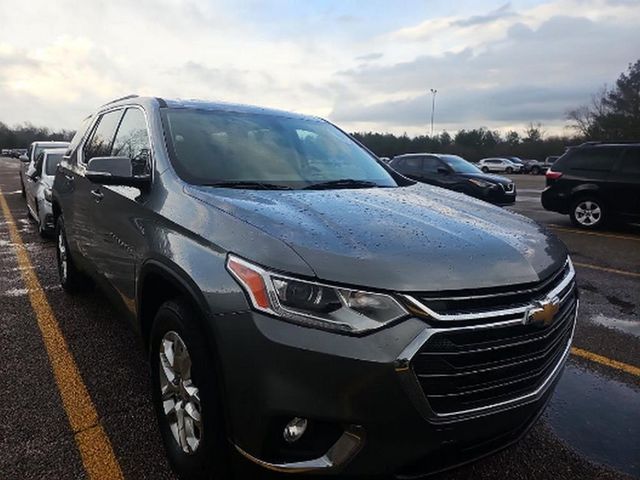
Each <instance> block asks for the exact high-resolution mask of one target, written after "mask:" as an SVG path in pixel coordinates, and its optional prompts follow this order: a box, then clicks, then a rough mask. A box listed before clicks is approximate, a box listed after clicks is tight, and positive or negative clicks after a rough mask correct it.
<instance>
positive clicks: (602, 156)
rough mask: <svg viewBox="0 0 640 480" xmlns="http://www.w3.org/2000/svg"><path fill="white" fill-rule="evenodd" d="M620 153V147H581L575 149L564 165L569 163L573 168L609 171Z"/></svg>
mask: <svg viewBox="0 0 640 480" xmlns="http://www.w3.org/2000/svg"><path fill="white" fill-rule="evenodd" d="M619 155H620V149H619V148H606V147H601V148H590V149H581V150H576V151H574V152H573V153H572V154H571V155H570V156H569V158H566V159H565V160H564V161H563V162H562V165H568V166H569V168H571V169H572V170H598V171H609V170H611V168H612V166H613V164H614V163H615V161H616V159H617V158H618V156H619Z"/></svg>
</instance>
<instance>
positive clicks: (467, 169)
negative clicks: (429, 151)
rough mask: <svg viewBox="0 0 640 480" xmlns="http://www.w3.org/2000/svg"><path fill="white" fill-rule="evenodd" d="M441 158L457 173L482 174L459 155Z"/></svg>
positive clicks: (441, 156) (442, 156)
mask: <svg viewBox="0 0 640 480" xmlns="http://www.w3.org/2000/svg"><path fill="white" fill-rule="evenodd" d="M440 158H441V159H442V161H443V162H444V163H446V164H447V165H449V167H451V169H452V170H453V171H454V172H456V173H482V170H480V169H479V168H478V167H476V166H475V165H473V164H472V163H470V162H468V161H466V160H465V159H464V158H462V157H459V156H457V155H440Z"/></svg>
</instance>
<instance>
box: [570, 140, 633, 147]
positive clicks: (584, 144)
mask: <svg viewBox="0 0 640 480" xmlns="http://www.w3.org/2000/svg"><path fill="white" fill-rule="evenodd" d="M638 143H640V140H594V141H589V142H582V143H581V144H580V145H576V146H577V147H589V146H592V145H635V144H638Z"/></svg>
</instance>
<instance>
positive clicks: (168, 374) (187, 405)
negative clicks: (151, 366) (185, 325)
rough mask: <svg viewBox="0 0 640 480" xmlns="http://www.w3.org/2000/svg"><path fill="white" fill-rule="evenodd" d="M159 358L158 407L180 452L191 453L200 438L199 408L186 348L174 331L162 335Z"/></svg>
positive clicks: (197, 390)
mask: <svg viewBox="0 0 640 480" xmlns="http://www.w3.org/2000/svg"><path fill="white" fill-rule="evenodd" d="M159 357H160V358H159V359H158V361H159V362H160V368H159V375H160V393H161V395H162V408H163V410H164V414H165V417H166V420H167V423H168V424H169V429H170V430H171V433H172V434H173V438H174V440H175V441H176V442H177V444H178V445H179V447H180V448H181V449H182V451H183V452H184V453H187V454H192V453H194V452H195V451H196V450H197V449H198V447H199V446H200V442H201V441H202V413H201V412H202V411H201V405H200V391H199V389H198V387H197V386H196V385H195V384H194V382H193V379H192V378H191V356H190V355H189V350H188V349H187V346H186V345H185V343H184V341H183V340H182V338H181V337H180V335H178V333H176V332H174V331H169V332H167V333H165V334H164V336H163V337H162V341H161V344H160V353H159Z"/></svg>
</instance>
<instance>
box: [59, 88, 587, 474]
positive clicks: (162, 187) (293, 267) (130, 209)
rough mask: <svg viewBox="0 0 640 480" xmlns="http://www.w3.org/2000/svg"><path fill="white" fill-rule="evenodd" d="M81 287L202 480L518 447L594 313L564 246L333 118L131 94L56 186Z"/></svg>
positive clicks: (89, 135)
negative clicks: (404, 165)
mask: <svg viewBox="0 0 640 480" xmlns="http://www.w3.org/2000/svg"><path fill="white" fill-rule="evenodd" d="M53 211H54V215H55V220H56V225H57V227H56V232H57V233H56V235H57V252H58V270H59V273H60V281H61V283H62V286H63V288H64V289H65V290H66V291H67V292H69V293H72V292H76V291H78V290H81V289H82V288H84V287H85V286H86V285H88V284H90V283H92V282H96V283H98V284H99V285H100V286H102V287H103V288H104V290H105V291H106V292H107V293H108V294H109V295H110V297H111V298H112V299H113V301H114V302H115V303H116V304H117V305H118V306H119V307H121V309H122V312H123V313H124V315H125V317H126V318H128V319H129V320H130V322H131V324H132V325H133V327H134V328H135V329H136V330H137V331H138V332H139V333H140V335H141V336H142V338H143V340H144V343H145V345H147V346H148V351H149V360H150V367H151V378H152V387H153V391H152V394H153V400H154V404H155V409H156V413H157V417H158V422H159V426H160V431H161V433H162V437H163V440H164V444H165V447H166V452H167V455H168V458H169V460H170V463H171V465H172V467H173V468H174V470H175V472H176V473H177V474H178V475H179V476H180V477H181V478H211V477H215V478H226V477H228V476H229V475H230V462H231V460H232V459H233V458H234V457H235V458H238V459H246V461H248V462H251V463H253V464H256V465H257V466H258V467H256V468H263V469H268V470H275V471H279V472H289V473H300V472H316V473H327V474H335V473H341V474H360V475H371V474H387V473H394V474H398V475H405V476H414V475H421V474H424V473H429V472H434V471H438V470H443V469H446V468H450V467H452V466H454V465H458V464H461V463H464V462H468V461H472V460H474V459H476V458H478V457H481V456H484V455H487V454H489V453H491V452H494V451H496V450H499V449H501V448H503V447H504V446H506V445H508V444H510V443H512V442H514V441H516V440H517V439H518V438H519V437H520V436H522V435H523V434H524V433H525V432H526V431H527V430H528V429H529V428H530V426H531V425H532V424H533V422H535V420H536V419H537V418H538V416H539V415H540V413H541V411H542V409H543V407H544V406H545V404H546V402H547V401H548V399H549V397H550V395H551V392H552V390H553V386H554V384H555V382H556V380H557V379H558V377H559V374H560V372H561V370H562V368H563V365H564V362H565V360H566V358H567V355H568V354H569V349H570V345H571V340H572V336H573V331H574V325H575V319H576V315H577V303H578V302H577V290H576V287H575V281H574V275H575V274H574V269H573V266H572V264H571V261H570V259H569V257H568V255H567V251H566V249H565V247H564V246H563V244H562V243H560V242H559V241H558V240H557V239H556V238H555V237H553V236H552V235H550V234H548V233H547V232H545V231H544V230H543V229H542V228H541V227H539V226H538V225H537V224H535V223H534V222H532V221H530V220H527V219H525V218H523V217H521V216H518V215H514V214H512V213H509V212H506V211H504V210H502V209H500V208H498V207H494V206H492V205H489V204H487V203H484V202H482V201H479V200H475V199H473V198H470V197H467V196H465V195H463V194H460V193H456V192H452V191H449V190H444V189H441V188H438V187H434V186H430V185H425V184H420V183H416V182H414V181H412V180H410V179H407V178H405V177H403V176H402V175H400V174H398V173H397V172H394V171H393V170H392V169H391V168H390V167H388V166H386V164H384V163H383V162H381V161H379V160H378V159H376V157H375V156H374V155H373V154H372V153H371V152H369V151H368V150H367V149H366V148H364V147H363V146H362V145H360V144H358V143H357V142H356V141H354V140H353V139H352V138H351V137H350V136H349V135H347V134H345V133H344V132H342V131H341V130H340V129H338V128H337V127H335V126H333V125H332V124H330V123H329V122H327V121H325V120H322V119H318V118H314V117H308V116H302V115H297V114H293V113H288V112H280V111H273V110H267V109H263V108H256V107H248V106H242V105H230V104H217V103H207V102H196V101H176V100H165V99H160V98H141V97H135V96H131V97H125V98H123V99H119V100H117V101H114V102H112V103H109V104H107V105H104V106H102V107H101V108H100V109H99V110H98V111H96V112H95V113H94V114H93V115H91V116H90V117H88V118H87V119H86V120H85V123H84V125H83V126H82V127H81V128H80V129H79V130H78V133H77V135H76V137H75V138H74V139H73V142H72V145H71V147H70V148H69V151H68V152H67V154H66V156H65V157H64V158H63V160H62V162H61V164H60V168H59V169H58V172H57V174H56V178H55V183H54V187H53Z"/></svg>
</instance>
